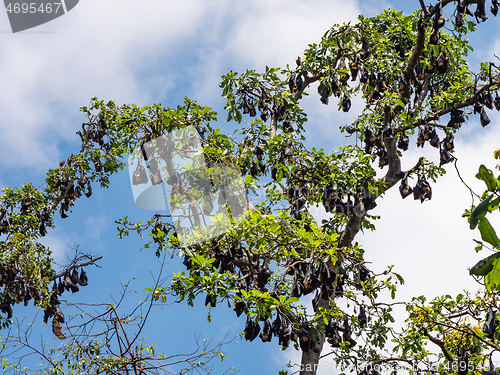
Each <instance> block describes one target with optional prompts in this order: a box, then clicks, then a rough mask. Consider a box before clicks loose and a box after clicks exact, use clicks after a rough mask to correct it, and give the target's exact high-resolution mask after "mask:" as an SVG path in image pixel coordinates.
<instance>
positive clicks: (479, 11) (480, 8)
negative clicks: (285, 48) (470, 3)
mask: <svg viewBox="0 0 500 375" xmlns="http://www.w3.org/2000/svg"><path fill="white" fill-rule="evenodd" d="M474 16H475V17H476V21H477V22H478V23H479V19H478V17H479V18H481V19H482V20H483V22H485V21H486V20H487V19H488V17H486V9H485V0H478V2H477V8H476V11H475V12H474Z"/></svg>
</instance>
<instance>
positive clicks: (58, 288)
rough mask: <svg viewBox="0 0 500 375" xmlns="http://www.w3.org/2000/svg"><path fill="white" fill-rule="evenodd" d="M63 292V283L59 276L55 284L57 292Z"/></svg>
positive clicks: (60, 293) (59, 293)
mask: <svg viewBox="0 0 500 375" xmlns="http://www.w3.org/2000/svg"><path fill="white" fill-rule="evenodd" d="M63 293H64V283H63V282H62V281H61V278H59V283H58V284H57V294H58V295H62V294H63Z"/></svg>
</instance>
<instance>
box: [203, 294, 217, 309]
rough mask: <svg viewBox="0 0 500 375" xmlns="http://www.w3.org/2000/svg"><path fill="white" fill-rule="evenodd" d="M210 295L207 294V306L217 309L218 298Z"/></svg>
mask: <svg viewBox="0 0 500 375" xmlns="http://www.w3.org/2000/svg"><path fill="white" fill-rule="evenodd" d="M214 297H215V296H212V295H211V294H210V293H208V294H207V297H206V298H205V306H210V307H215V306H217V298H214Z"/></svg>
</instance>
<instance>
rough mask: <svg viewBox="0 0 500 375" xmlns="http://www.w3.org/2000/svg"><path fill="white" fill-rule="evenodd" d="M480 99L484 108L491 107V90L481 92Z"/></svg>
mask: <svg viewBox="0 0 500 375" xmlns="http://www.w3.org/2000/svg"><path fill="white" fill-rule="evenodd" d="M482 101H483V104H484V105H485V106H486V108H489V109H493V97H492V96H491V92H490V91H489V90H488V91H487V92H485V93H483V98H482Z"/></svg>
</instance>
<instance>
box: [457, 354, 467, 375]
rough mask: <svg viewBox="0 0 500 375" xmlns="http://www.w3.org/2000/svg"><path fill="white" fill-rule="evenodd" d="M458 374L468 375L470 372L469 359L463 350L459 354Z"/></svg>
mask: <svg viewBox="0 0 500 375" xmlns="http://www.w3.org/2000/svg"><path fill="white" fill-rule="evenodd" d="M457 372H458V375H467V373H468V372H469V357H468V356H467V353H466V352H465V350H463V348H461V349H460V350H459V351H458V353H457Z"/></svg>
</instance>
